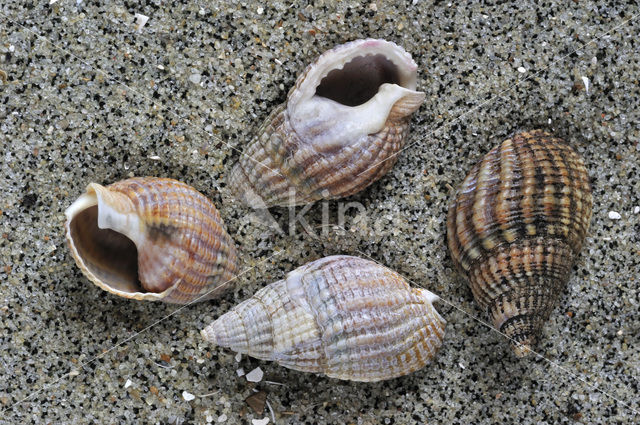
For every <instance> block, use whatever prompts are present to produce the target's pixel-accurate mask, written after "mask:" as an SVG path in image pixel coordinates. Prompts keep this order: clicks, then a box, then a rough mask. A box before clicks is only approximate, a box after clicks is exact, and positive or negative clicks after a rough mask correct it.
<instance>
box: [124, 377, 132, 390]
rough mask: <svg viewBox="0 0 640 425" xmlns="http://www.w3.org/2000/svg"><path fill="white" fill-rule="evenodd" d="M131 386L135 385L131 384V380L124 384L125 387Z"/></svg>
mask: <svg viewBox="0 0 640 425" xmlns="http://www.w3.org/2000/svg"><path fill="white" fill-rule="evenodd" d="M131 384H133V382H131V379H127V382H125V383H124V387H125V388H129V387H130V386H131Z"/></svg>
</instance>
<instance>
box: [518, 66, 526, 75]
mask: <svg viewBox="0 0 640 425" xmlns="http://www.w3.org/2000/svg"><path fill="white" fill-rule="evenodd" d="M518 72H519V73H521V74H524V73H525V72H527V69H526V68H525V67H524V66H520V67H518Z"/></svg>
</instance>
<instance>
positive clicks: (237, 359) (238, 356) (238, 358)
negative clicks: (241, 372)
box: [236, 353, 242, 362]
mask: <svg viewBox="0 0 640 425" xmlns="http://www.w3.org/2000/svg"><path fill="white" fill-rule="evenodd" d="M240 360H242V354H240V353H238V354H236V361H237V362H239V361H240Z"/></svg>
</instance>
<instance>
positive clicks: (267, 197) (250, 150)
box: [229, 105, 410, 206]
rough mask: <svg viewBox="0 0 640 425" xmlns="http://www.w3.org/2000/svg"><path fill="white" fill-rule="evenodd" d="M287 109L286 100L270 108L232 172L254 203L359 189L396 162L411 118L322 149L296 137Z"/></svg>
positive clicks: (299, 200) (236, 187)
mask: <svg viewBox="0 0 640 425" xmlns="http://www.w3.org/2000/svg"><path fill="white" fill-rule="evenodd" d="M287 114H288V112H287V108H286V105H281V106H280V107H279V108H277V109H276V110H275V111H274V112H273V113H272V115H271V116H270V117H269V118H268V119H267V120H266V121H265V123H264V124H263V126H262V128H261V129H260V130H258V137H256V138H255V139H254V140H253V142H252V143H251V144H249V146H247V149H246V150H245V152H244V154H243V155H242V156H241V157H240V159H239V160H238V163H237V164H236V165H235V166H234V168H233V169H232V171H231V174H230V177H229V186H230V187H231V189H232V190H233V191H234V192H235V194H236V196H237V197H238V198H240V199H245V201H246V202H247V203H248V204H250V205H252V206H261V205H262V203H264V204H265V205H266V206H273V205H280V206H286V205H301V204H307V203H311V202H315V201H318V200H320V199H336V198H342V197H346V196H349V195H353V194H355V193H357V192H360V191H361V190H363V189H364V188H366V187H367V186H369V185H370V184H372V183H373V182H375V181H376V180H378V179H379V178H380V177H382V176H384V175H385V174H386V173H387V172H388V171H389V170H390V169H391V168H392V167H393V165H394V164H395V163H396V161H397V159H398V155H396V154H397V152H399V151H400V150H401V149H402V147H403V146H404V141H405V138H406V135H407V133H408V130H409V120H410V116H408V117H401V118H398V119H397V120H389V121H388V122H387V124H386V125H385V127H384V128H383V129H382V130H381V131H380V132H378V133H375V134H372V135H369V136H368V137H364V138H361V139H360V140H358V141H354V142H353V143H350V144H348V145H345V146H344V147H342V148H340V149H335V147H333V148H329V149H327V150H324V147H323V146H322V145H318V144H312V143H307V142H305V140H304V139H303V138H301V137H299V136H298V135H297V134H296V132H295V130H293V129H292V128H291V126H290V124H289V119H288V117H287ZM254 194H255V195H256V196H257V197H258V198H253V196H254Z"/></svg>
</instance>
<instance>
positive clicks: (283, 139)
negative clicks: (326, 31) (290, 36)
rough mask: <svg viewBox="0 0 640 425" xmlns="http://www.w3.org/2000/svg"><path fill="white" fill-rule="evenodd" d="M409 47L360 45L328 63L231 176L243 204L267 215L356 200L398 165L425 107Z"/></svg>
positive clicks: (303, 78) (268, 125) (273, 118)
mask: <svg viewBox="0 0 640 425" xmlns="http://www.w3.org/2000/svg"><path fill="white" fill-rule="evenodd" d="M416 76H417V66H416V64H415V62H413V60H412V59H411V56H410V55H409V54H408V53H407V52H405V51H404V50H403V49H402V48H401V47H399V46H397V45H396V44H394V43H391V42H388V41H384V40H357V41H353V42H350V43H347V44H344V45H341V46H338V47H336V48H334V49H331V50H329V51H328V52H326V53H324V54H323V55H321V56H320V57H319V58H318V59H317V60H316V61H315V62H314V63H312V64H311V65H309V66H308V67H307V69H306V70H305V71H304V72H303V73H302V75H300V77H299V78H298V80H297V81H296V84H295V86H294V87H293V88H292V89H291V91H290V92H289V96H288V98H287V101H286V102H285V103H284V104H283V105H281V106H280V107H278V108H276V109H275V110H274V111H273V112H272V113H271V115H270V116H269V117H268V118H267V119H266V121H265V122H264V124H263V125H262V127H261V128H260V129H259V130H258V132H257V135H256V137H255V138H254V139H253V140H252V141H251V142H250V143H249V145H248V146H247V147H246V149H245V151H244V153H243V155H241V156H240V159H239V161H238V163H237V164H236V165H235V167H234V168H233V170H232V171H231V174H230V177H229V186H230V188H231V190H232V191H234V192H235V194H236V196H237V198H238V199H241V200H242V201H243V202H245V203H246V204H247V205H249V206H252V207H256V208H261V207H270V206H274V205H280V206H287V205H300V204H306V203H311V202H314V201H317V200H320V199H334V198H340V197H345V196H349V195H352V194H354V193H357V192H359V191H361V190H362V189H364V188H365V187H367V186H369V185H370V184H371V183H373V182H375V181H376V180H378V179H379V178H380V177H382V176H383V175H384V174H386V173H387V172H388V171H389V170H390V169H391V167H392V166H393V164H395V162H396V160H397V157H398V156H397V153H398V152H399V151H400V150H401V149H402V147H403V145H404V140H405V137H406V136H407V132H408V130H409V121H410V118H411V114H412V113H413V112H415V111H416V110H417V109H418V108H419V107H420V105H421V104H422V102H423V101H424V97H425V95H424V93H421V92H417V91H416V90H415V89H416Z"/></svg>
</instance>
